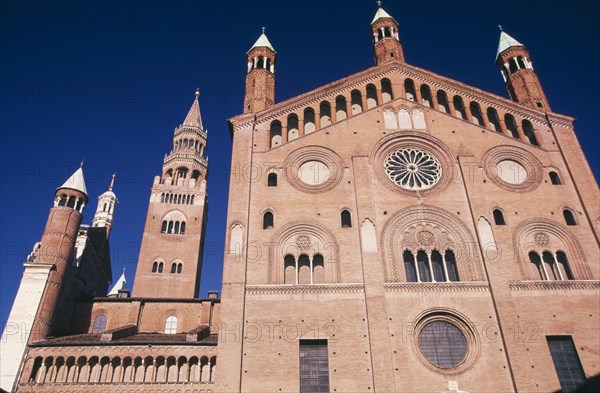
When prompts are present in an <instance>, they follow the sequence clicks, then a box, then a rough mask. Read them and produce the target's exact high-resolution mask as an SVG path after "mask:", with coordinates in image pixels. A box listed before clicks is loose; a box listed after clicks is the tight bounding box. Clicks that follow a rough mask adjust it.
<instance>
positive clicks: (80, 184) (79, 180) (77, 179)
mask: <svg viewBox="0 0 600 393" xmlns="http://www.w3.org/2000/svg"><path fill="white" fill-rule="evenodd" d="M61 188H69V189H71V190H77V191H81V192H83V193H84V194H85V195H87V189H86V188H85V179H84V178H83V161H82V162H81V166H80V167H79V168H78V169H77V170H76V171H75V173H73V174H72V175H71V177H69V178H68V179H67V181H66V182H64V184H63V185H62V186H60V187H58V188H57V190H58V189H61Z"/></svg>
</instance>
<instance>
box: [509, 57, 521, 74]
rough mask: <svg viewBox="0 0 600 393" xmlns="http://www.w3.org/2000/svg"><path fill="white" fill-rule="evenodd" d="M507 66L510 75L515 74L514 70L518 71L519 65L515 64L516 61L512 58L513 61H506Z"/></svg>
mask: <svg viewBox="0 0 600 393" xmlns="http://www.w3.org/2000/svg"><path fill="white" fill-rule="evenodd" d="M508 65H509V67H510V73H511V74H512V73H513V72H515V71H516V70H518V69H519V65H518V64H517V61H516V60H515V59H514V58H513V59H510V60H509V61H508Z"/></svg>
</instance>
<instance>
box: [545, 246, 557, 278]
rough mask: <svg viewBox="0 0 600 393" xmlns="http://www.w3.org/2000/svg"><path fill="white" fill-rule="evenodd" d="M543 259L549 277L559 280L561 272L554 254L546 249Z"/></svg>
mask: <svg viewBox="0 0 600 393" xmlns="http://www.w3.org/2000/svg"><path fill="white" fill-rule="evenodd" d="M542 261H544V264H545V265H546V266H545V267H546V273H547V274H548V276H549V277H548V279H552V280H557V281H559V280H560V273H559V272H558V267H557V266H556V263H555V262H554V255H552V253H550V252H548V251H544V252H543V253H542Z"/></svg>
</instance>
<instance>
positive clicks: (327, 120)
mask: <svg viewBox="0 0 600 393" xmlns="http://www.w3.org/2000/svg"><path fill="white" fill-rule="evenodd" d="M319 112H320V114H319V115H320V116H321V117H320V119H321V128H323V127H327V126H328V125H331V105H329V102H327V101H323V102H321V104H320V105H319Z"/></svg>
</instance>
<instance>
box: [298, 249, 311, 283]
mask: <svg viewBox="0 0 600 393" xmlns="http://www.w3.org/2000/svg"><path fill="white" fill-rule="evenodd" d="M311 277H312V275H311V270H310V258H309V257H308V255H306V254H302V255H300V257H298V284H300V285H306V284H310V283H311V282H310V280H311Z"/></svg>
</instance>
